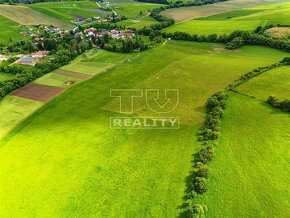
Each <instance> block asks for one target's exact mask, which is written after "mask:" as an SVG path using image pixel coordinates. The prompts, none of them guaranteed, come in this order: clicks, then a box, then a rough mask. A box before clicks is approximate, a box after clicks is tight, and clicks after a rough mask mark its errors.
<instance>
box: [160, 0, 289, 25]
mask: <svg viewBox="0 0 290 218" xmlns="http://www.w3.org/2000/svg"><path fill="white" fill-rule="evenodd" d="M279 2H288V0H247V1H244V0H231V1H226V2H220V3H216V4H210V5H203V6H197V7H182V8H173V9H169V10H166V11H164V12H162V14H163V15H165V16H168V17H171V18H173V19H174V20H175V21H177V22H181V21H187V20H192V19H196V18H201V17H208V16H211V15H216V14H220V13H225V12H230V11H233V10H238V9H241V8H249V7H255V6H261V5H268V4H275V3H279Z"/></svg>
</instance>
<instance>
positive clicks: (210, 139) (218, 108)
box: [187, 91, 227, 217]
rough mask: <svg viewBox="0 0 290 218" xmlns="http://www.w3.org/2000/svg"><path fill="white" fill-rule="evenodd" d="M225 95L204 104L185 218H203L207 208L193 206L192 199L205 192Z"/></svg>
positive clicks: (217, 95)
mask: <svg viewBox="0 0 290 218" xmlns="http://www.w3.org/2000/svg"><path fill="white" fill-rule="evenodd" d="M226 101H227V95H226V93H225V92H224V91H221V92H218V93H216V94H214V95H213V96H211V97H210V98H209V99H208V100H207V102H206V120H205V122H204V125H203V127H202V128H201V130H200V132H199V141H200V142H201V143H202V144H203V147H202V148H201V149H200V150H199V151H198V152H197V153H196V154H195V155H194V166H193V167H194V169H193V171H192V174H191V176H190V177H191V178H192V181H191V183H190V184H189V189H188V190H189V193H188V195H187V202H188V203H187V205H188V210H187V217H204V216H205V214H206V212H207V206H206V205H202V204H195V203H194V198H196V197H197V195H201V194H203V193H205V192H206V191H207V179H208V178H209V176H210V168H209V166H208V163H209V162H210V161H211V160H212V159H213V158H214V156H215V155H214V147H215V146H216V145H217V140H218V138H219V137H220V136H221V134H220V128H221V121H222V117H223V114H224V112H223V110H224V108H225V106H226Z"/></svg>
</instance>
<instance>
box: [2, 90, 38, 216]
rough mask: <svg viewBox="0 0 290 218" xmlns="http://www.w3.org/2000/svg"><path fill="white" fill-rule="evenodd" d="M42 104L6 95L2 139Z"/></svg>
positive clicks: (3, 101) (3, 105) (3, 107)
mask: <svg viewBox="0 0 290 218" xmlns="http://www.w3.org/2000/svg"><path fill="white" fill-rule="evenodd" d="M42 105H43V103H41V102H36V101H32V100H29V99H23V98H18V97H15V96H6V97H5V98H4V99H2V100H1V101H0V114H1V116H0V141H1V139H2V138H3V137H4V136H5V135H6V134H7V133H8V132H9V131H11V130H12V129H13V128H15V127H16V126H17V125H18V124H19V123H20V122H21V121H22V120H23V119H25V118H27V117H28V116H29V115H31V114H32V113H33V112H34V111H35V110H36V109H38V108H39V107H41V106H42ZM0 210H1V209H0ZM0 213H1V212H0Z"/></svg>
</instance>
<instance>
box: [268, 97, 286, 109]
mask: <svg viewBox="0 0 290 218" xmlns="http://www.w3.org/2000/svg"><path fill="white" fill-rule="evenodd" d="M267 102H268V103H269V104H271V105H272V106H273V107H276V108H280V109H281V110H282V111H284V112H290V100H288V99H286V100H284V101H280V100H279V99H278V98H276V97H275V96H269V98H268V99H267Z"/></svg>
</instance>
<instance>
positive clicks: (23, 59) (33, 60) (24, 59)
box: [14, 56, 36, 66]
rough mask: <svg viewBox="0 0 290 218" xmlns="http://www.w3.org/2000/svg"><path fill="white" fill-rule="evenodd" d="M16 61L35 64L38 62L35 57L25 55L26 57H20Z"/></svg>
mask: <svg viewBox="0 0 290 218" xmlns="http://www.w3.org/2000/svg"><path fill="white" fill-rule="evenodd" d="M14 63H16V64H23V65H30V66H34V65H35V64H36V61H35V59H34V58H33V57H29V56H24V57H22V58H20V59H19V60H17V61H16V62H14Z"/></svg>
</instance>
